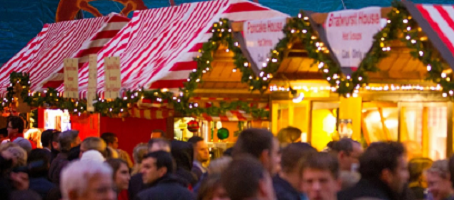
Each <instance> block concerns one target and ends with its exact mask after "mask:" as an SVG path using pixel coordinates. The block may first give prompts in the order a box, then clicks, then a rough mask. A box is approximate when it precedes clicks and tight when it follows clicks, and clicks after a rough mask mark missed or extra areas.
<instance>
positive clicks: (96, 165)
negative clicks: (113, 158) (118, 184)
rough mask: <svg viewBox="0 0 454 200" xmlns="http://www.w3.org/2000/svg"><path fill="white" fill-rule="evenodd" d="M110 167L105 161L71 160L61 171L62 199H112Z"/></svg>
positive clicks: (113, 197)
mask: <svg viewBox="0 0 454 200" xmlns="http://www.w3.org/2000/svg"><path fill="white" fill-rule="evenodd" d="M112 186H113V181H112V169H111V168H110V166H109V165H107V164H106V163H100V162H95V161H88V160H85V161H80V160H78V161H73V162H71V163H69V165H68V166H66V167H65V168H64V169H63V170H62V172H61V181H60V189H61V193H62V197H63V200H114V199H116V196H115V192H114V190H113V187H112Z"/></svg>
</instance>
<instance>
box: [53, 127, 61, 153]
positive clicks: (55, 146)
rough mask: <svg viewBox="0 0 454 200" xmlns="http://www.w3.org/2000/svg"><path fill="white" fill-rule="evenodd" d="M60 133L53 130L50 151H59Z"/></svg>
mask: <svg viewBox="0 0 454 200" xmlns="http://www.w3.org/2000/svg"><path fill="white" fill-rule="evenodd" d="M60 133H61V132H60V131H57V130H54V131H53V132H52V149H53V150H56V151H60V144H59V142H60V141H59V139H58V138H59V136H60Z"/></svg>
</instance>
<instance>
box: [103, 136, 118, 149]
mask: <svg viewBox="0 0 454 200" xmlns="http://www.w3.org/2000/svg"><path fill="white" fill-rule="evenodd" d="M101 138H102V139H103V140H104V142H106V144H107V146H109V147H112V148H114V149H118V137H117V135H115V134H114V133H103V134H101Z"/></svg>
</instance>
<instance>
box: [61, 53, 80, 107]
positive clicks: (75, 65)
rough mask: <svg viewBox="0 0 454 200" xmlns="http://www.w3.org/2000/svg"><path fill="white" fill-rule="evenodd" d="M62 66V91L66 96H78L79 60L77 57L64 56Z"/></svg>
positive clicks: (76, 97)
mask: <svg viewBox="0 0 454 200" xmlns="http://www.w3.org/2000/svg"><path fill="white" fill-rule="evenodd" d="M63 68H64V77H65V79H64V86H65V87H64V93H63V96H64V97H66V98H75V99H78V98H79V70H78V69H79V61H78V59H77V58H65V59H64V61H63Z"/></svg>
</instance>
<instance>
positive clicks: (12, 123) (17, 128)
mask: <svg viewBox="0 0 454 200" xmlns="http://www.w3.org/2000/svg"><path fill="white" fill-rule="evenodd" d="M24 128H25V123H24V120H23V119H22V118H21V117H18V116H12V117H10V118H9V119H8V136H9V137H14V136H16V135H17V134H22V133H24Z"/></svg>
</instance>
